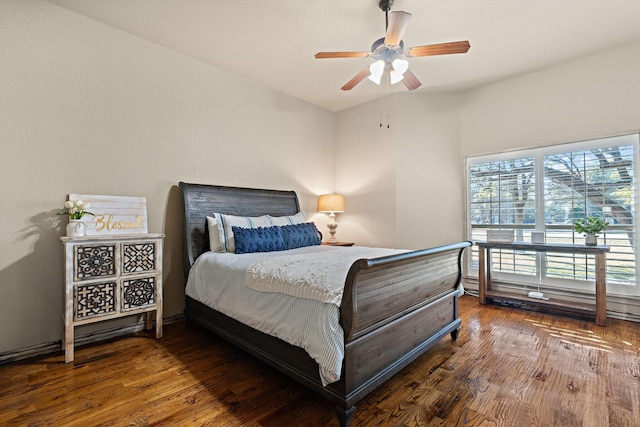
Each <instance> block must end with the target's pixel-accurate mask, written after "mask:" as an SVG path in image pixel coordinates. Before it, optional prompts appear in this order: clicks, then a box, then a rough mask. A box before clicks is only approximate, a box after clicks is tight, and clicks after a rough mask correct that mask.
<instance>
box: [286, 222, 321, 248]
mask: <svg viewBox="0 0 640 427" xmlns="http://www.w3.org/2000/svg"><path fill="white" fill-rule="evenodd" d="M280 228H281V229H282V237H283V239H284V244H285V246H286V248H287V249H295V248H302V247H304V246H314V245H319V244H321V242H320V235H319V233H318V229H317V228H316V225H315V224H314V223H313V222H303V223H302V224H295V225H283V226H282V227H280Z"/></svg>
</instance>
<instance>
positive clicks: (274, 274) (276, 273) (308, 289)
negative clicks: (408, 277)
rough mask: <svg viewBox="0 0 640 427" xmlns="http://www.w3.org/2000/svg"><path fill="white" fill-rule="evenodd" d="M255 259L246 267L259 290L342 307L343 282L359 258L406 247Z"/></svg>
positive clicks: (248, 280)
mask: <svg viewBox="0 0 640 427" xmlns="http://www.w3.org/2000/svg"><path fill="white" fill-rule="evenodd" d="M293 252H294V251H286V253H282V254H281V255H280V256H274V257H269V258H266V259H263V260H260V261H256V262H254V263H253V264H251V265H250V266H249V268H248V269H247V274H246V279H245V283H246V285H247V286H248V287H250V288H251V289H255V290H256V291H260V292H275V293H281V294H286V295H290V296H293V297H298V298H304V299H313V300H316V301H319V302H324V303H328V304H335V305H337V306H340V302H341V301H342V293H343V291H344V282H345V279H346V278H347V273H348V272H349V268H350V267H351V265H352V264H353V263H354V262H356V261H357V260H359V259H366V258H378V257H382V256H386V255H393V254H398V253H402V252H407V251H403V250H396V249H382V248H368V247H363V246H353V247H343V248H340V250H338V251H323V253H322V254H321V255H322V256H319V255H318V254H317V253H315V252H314V253H293Z"/></svg>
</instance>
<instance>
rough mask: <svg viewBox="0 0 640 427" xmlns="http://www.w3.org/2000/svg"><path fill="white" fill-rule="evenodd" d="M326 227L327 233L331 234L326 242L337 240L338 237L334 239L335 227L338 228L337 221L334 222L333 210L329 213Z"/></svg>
mask: <svg viewBox="0 0 640 427" xmlns="http://www.w3.org/2000/svg"><path fill="white" fill-rule="evenodd" d="M327 228H328V229H329V234H330V235H331V237H329V239H328V240H327V242H329V243H335V242H337V241H338V239H336V228H338V223H337V222H336V214H334V213H333V212H331V214H330V215H329V223H328V224H327Z"/></svg>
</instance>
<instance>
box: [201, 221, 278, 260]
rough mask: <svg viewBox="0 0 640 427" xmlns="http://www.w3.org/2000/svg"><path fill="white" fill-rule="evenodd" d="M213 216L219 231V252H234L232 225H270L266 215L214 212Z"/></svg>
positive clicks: (250, 226)
mask: <svg viewBox="0 0 640 427" xmlns="http://www.w3.org/2000/svg"><path fill="white" fill-rule="evenodd" d="M213 217H214V218H215V219H216V221H217V222H218V232H219V233H220V248H221V249H222V250H221V252H231V253H235V252H236V245H235V241H234V238H233V229H232V227H234V226H235V227H242V228H258V227H269V226H270V225H271V223H270V221H269V217H268V216H267V215H262V216H235V215H226V214H221V213H214V214H213Z"/></svg>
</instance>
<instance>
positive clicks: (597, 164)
mask: <svg viewBox="0 0 640 427" xmlns="http://www.w3.org/2000/svg"><path fill="white" fill-rule="evenodd" d="M638 144H639V136H638V134H633V135H626V136H619V137H613V138H606V139H599V140H592V141H585V142H580V143H573V144H565V145H558V146H554V147H544V148H539V149H533V150H526V151H519V152H513V153H505V154H499V155H492V156H482V157H474V158H469V159H468V160H467V176H468V189H469V191H468V209H467V212H468V214H467V222H468V224H467V226H468V230H469V235H470V238H471V239H472V240H486V236H487V234H486V232H487V230H490V229H502V230H513V231H514V234H515V240H519V241H531V232H532V231H544V232H545V235H546V240H547V242H553V243H579V244H582V243H584V237H583V236H582V235H581V234H579V233H576V232H575V231H574V229H573V222H574V221H575V220H576V219H578V218H583V217H585V216H593V215H597V216H600V217H601V218H603V219H605V221H607V222H608V223H609V226H608V228H607V230H606V231H605V232H604V233H602V235H601V236H600V237H599V240H598V243H600V244H606V245H609V246H610V247H611V252H610V253H609V254H608V255H607V283H608V285H609V284H617V285H621V286H628V285H635V283H636V275H637V266H636V264H637V263H636V241H635V233H636V229H635V200H636V198H635V191H636V189H635V185H634V176H635V168H636V166H637V163H638V162H637V156H638ZM474 249H475V248H474ZM491 262H492V268H493V272H494V275H495V277H496V278H497V279H500V278H502V279H508V280H509V281H515V282H522V283H531V282H535V283H539V284H544V285H545V286H554V287H559V288H562V287H565V288H571V289H575V288H576V287H585V286H586V284H587V281H593V280H594V279H595V277H593V276H594V268H593V263H594V260H593V256H591V255H589V256H587V255H572V254H552V253H548V254H544V253H534V252H521V251H507V250H499V251H497V250H494V251H492V259H491ZM469 267H470V268H471V269H475V270H477V268H478V255H477V250H474V251H472V256H471V257H470V265H469Z"/></svg>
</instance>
